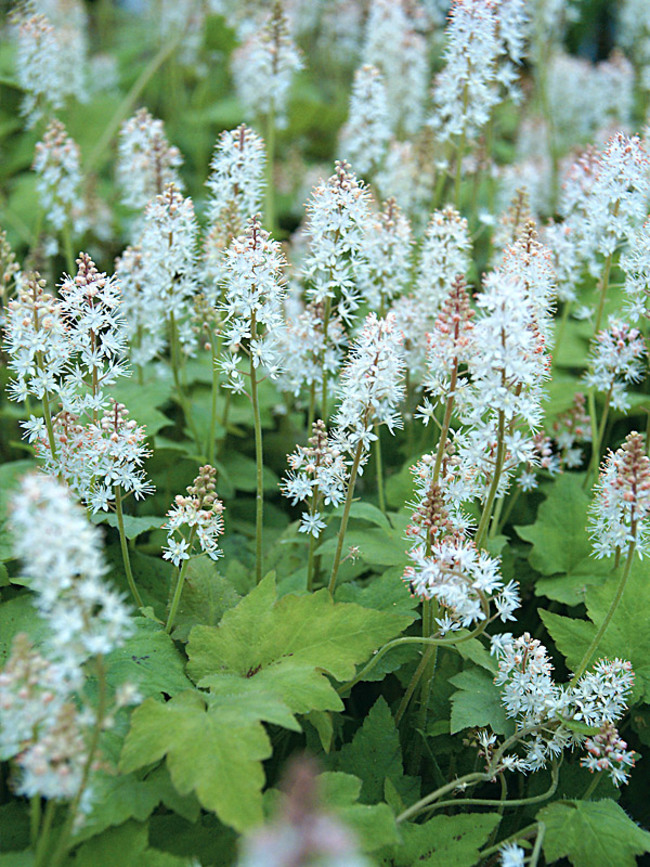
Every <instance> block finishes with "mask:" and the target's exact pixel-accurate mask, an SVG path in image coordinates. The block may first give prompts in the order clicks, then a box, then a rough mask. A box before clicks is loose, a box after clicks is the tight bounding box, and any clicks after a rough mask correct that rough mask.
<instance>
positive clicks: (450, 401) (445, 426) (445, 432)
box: [433, 323, 459, 485]
mask: <svg viewBox="0 0 650 867" xmlns="http://www.w3.org/2000/svg"><path fill="white" fill-rule="evenodd" d="M458 336H459V325H458V323H456V326H455V333H454V337H455V339H456V340H458ZM457 380H458V358H454V365H453V368H452V371H451V380H450V381H449V396H448V397H447V403H446V404H445V416H444V418H443V420H442V428H441V429H440V439H439V440H438V451H437V453H436V463H435V466H434V468H433V484H434V485H435V484H436V483H437V482H438V479H439V478H440V469H441V467H442V459H443V457H444V454H445V447H446V445H447V437H448V436H449V427H450V425H451V416H452V413H453V411H454V401H455V400H456V382H457Z"/></svg>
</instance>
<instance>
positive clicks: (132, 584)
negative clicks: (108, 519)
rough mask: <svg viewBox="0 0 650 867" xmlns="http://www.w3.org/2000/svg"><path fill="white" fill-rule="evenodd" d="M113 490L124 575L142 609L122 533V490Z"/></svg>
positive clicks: (124, 534) (116, 487)
mask: <svg viewBox="0 0 650 867" xmlns="http://www.w3.org/2000/svg"><path fill="white" fill-rule="evenodd" d="M113 490H114V491H115V513H116V515H117V527H118V530H119V533H120V548H121V549H122V560H123V561H124V572H125V573H126V580H127V581H128V584H129V589H130V590H131V593H132V594H133V598H134V599H135V604H136V605H137V606H138V608H142V605H143V602H142V597H141V596H140V593H139V591H138V588H137V587H136V584H135V580H134V578H133V572H132V571H131V558H130V556H129V546H128V544H127V541H126V533H125V532H124V513H123V511H122V489H121V488H120V486H119V485H114V486H113Z"/></svg>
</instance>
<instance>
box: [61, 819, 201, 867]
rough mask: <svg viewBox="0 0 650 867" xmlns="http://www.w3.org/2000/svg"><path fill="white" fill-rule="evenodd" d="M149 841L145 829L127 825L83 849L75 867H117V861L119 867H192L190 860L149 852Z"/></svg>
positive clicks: (134, 824)
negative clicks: (145, 866)
mask: <svg viewBox="0 0 650 867" xmlns="http://www.w3.org/2000/svg"><path fill="white" fill-rule="evenodd" d="M148 840H149V835H148V830H147V826H146V825H139V824H137V823H136V822H127V823H125V824H124V825H120V827H119V828H111V829H110V830H108V831H106V832H105V833H104V834H101V835H100V836H99V837H94V838H93V839H92V840H89V841H88V842H87V843H84V844H83V845H82V846H80V847H79V849H78V851H77V852H76V853H75V859H74V864H75V867H115V865H116V863H117V860H116V859H119V865H120V867H142V865H144V864H146V865H147V867H190V865H191V863H192V861H191V859H190V858H185V857H183V856H180V857H179V856H177V855H171V854H170V853H169V852H160V851H158V850H157V849H150V848H149V845H148ZM118 853H119V854H118Z"/></svg>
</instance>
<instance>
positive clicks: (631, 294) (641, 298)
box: [619, 220, 650, 322]
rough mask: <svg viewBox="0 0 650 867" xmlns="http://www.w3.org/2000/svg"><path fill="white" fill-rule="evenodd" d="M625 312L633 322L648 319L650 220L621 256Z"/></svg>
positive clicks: (649, 300)
mask: <svg viewBox="0 0 650 867" xmlns="http://www.w3.org/2000/svg"><path fill="white" fill-rule="evenodd" d="M619 264H620V267H621V269H622V270H623V271H624V272H625V287H624V288H625V294H626V295H627V312H628V314H629V316H630V319H632V321H633V322H636V321H638V320H639V319H648V318H650V220H646V221H645V223H644V224H643V226H642V227H641V228H640V229H639V230H638V231H637V232H635V233H634V234H633V235H632V237H631V239H630V245H629V247H628V249H627V250H626V252H625V253H623V255H622V256H621V260H620V263H619Z"/></svg>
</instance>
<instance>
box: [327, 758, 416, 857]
mask: <svg viewBox="0 0 650 867" xmlns="http://www.w3.org/2000/svg"><path fill="white" fill-rule="evenodd" d="M318 783H319V788H320V792H321V797H322V800H323V803H324V804H325V805H326V806H328V807H330V808H331V809H332V811H333V812H334V813H336V815H337V816H338V817H339V818H340V819H341V820H342V821H343V823H344V824H345V825H347V826H348V827H349V828H351V829H352V831H354V833H355V834H356V836H357V839H358V840H359V843H360V845H361V848H362V850H363V851H364V852H374V851H375V850H376V849H379V848H381V847H382V846H390V845H393V844H395V843H398V842H399V835H398V833H397V825H396V823H395V816H394V815H393V811H392V810H391V809H390V807H389V806H388V804H375V805H374V806H369V805H367V804H358V803H357V801H358V799H359V793H360V792H361V780H360V779H359V778H358V777H354V776H352V775H351V774H342V773H332V772H326V773H324V774H320V775H319V777H318Z"/></svg>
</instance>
